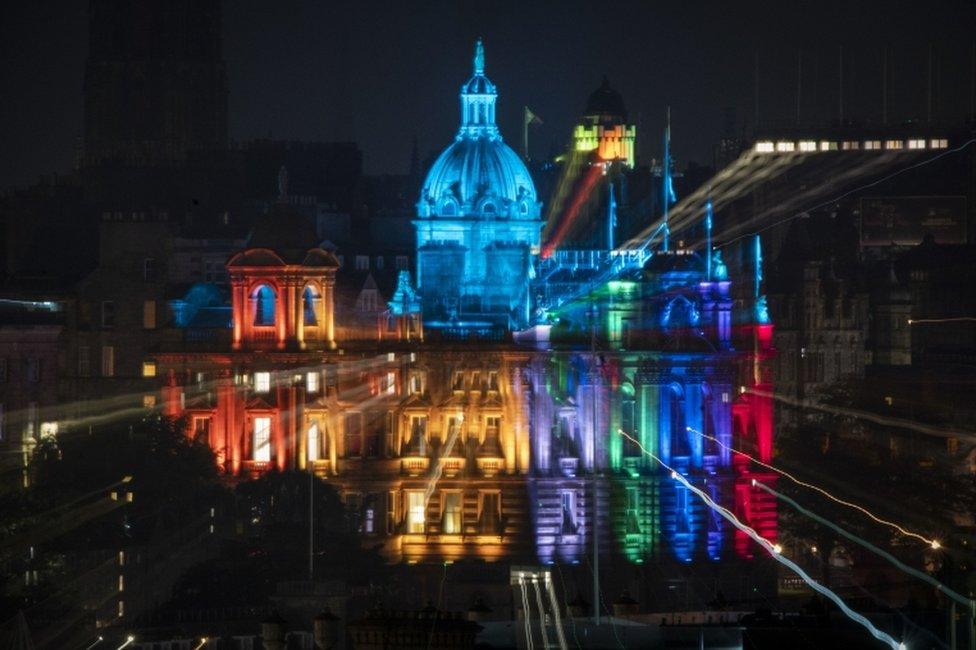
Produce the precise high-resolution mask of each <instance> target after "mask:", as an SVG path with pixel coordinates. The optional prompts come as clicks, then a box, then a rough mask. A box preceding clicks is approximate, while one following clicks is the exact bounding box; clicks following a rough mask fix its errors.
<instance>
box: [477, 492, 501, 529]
mask: <svg viewBox="0 0 976 650" xmlns="http://www.w3.org/2000/svg"><path fill="white" fill-rule="evenodd" d="M479 496H480V497H481V498H480V499H478V501H479V502H480V503H479V505H480V508H479V510H478V526H479V528H480V529H481V532H482V534H486V535H498V534H500V533H501V521H502V507H501V495H500V494H499V493H498V492H496V491H491V492H481V493H480V495H479Z"/></svg>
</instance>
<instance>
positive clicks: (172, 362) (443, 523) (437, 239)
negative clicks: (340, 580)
mask: <svg viewBox="0 0 976 650" xmlns="http://www.w3.org/2000/svg"><path fill="white" fill-rule="evenodd" d="M495 97H496V91H495V87H494V86H493V85H492V84H491V83H490V82H489V81H488V80H487V78H486V77H485V76H484V53H483V49H482V47H481V44H480V43H479V44H478V46H477V49H476V54H475V58H474V76H473V77H472V78H471V80H470V81H468V82H467V83H466V84H465V85H464V87H463V88H462V94H461V105H462V113H463V114H462V125H461V128H460V130H459V133H458V136H457V138H456V140H455V142H454V143H453V144H452V145H450V146H449V147H448V149H447V150H446V151H445V152H444V153H443V154H442V155H441V157H440V158H439V159H438V160H437V162H436V163H435V164H434V166H433V167H432V169H431V170H430V173H429V174H428V176H427V180H426V181H425V182H424V185H423V188H422V191H421V198H420V201H419V202H418V206H417V210H418V215H417V219H416V221H415V226H416V230H417V244H416V245H417V269H418V270H417V274H416V276H413V277H411V274H410V273H409V272H406V271H400V272H399V273H398V274H397V280H396V284H395V287H394V288H393V290H392V292H391V293H389V295H387V296H386V299H387V301H386V307H385V309H384V310H383V311H382V319H378V318H377V314H378V313H379V312H377V310H365V311H364V310H361V309H360V310H356V309H352V308H351V307H350V305H352V303H351V302H350V301H348V300H345V301H343V300H339V301H337V300H336V299H335V297H334V293H333V291H334V286H337V285H341V284H342V283H343V282H345V281H346V280H344V277H345V276H344V274H350V273H354V272H356V269H355V268H340V264H339V260H338V258H337V256H336V255H334V254H333V252H332V251H330V250H328V249H326V248H323V247H322V246H321V245H320V244H319V241H318V239H317V238H316V236H315V233H314V232H310V231H309V226H308V222H307V221H303V219H302V218H301V215H300V214H298V213H297V212H296V211H294V209H293V208H292V206H290V205H289V204H288V203H287V202H286V201H280V202H279V204H278V205H276V206H275V207H274V208H273V209H271V210H270V211H269V212H268V213H267V214H266V215H265V216H264V217H263V220H262V221H261V222H260V223H259V224H258V225H257V226H256V228H255V229H254V231H253V233H252V236H251V238H250V239H249V241H248V243H247V245H246V247H245V249H244V250H243V251H240V252H238V253H236V254H235V255H234V256H233V257H232V258H231V260H230V262H229V263H228V265H227V267H228V273H229V276H230V281H231V287H232V300H231V304H232V310H231V313H232V315H233V325H232V327H231V332H230V336H229V337H225V338H224V339H221V337H220V336H218V335H212V336H211V335H202V334H197V335H194V336H189V330H188V332H187V334H188V335H187V336H186V337H185V339H184V341H183V342H182V343H181V344H179V345H176V346H173V347H172V349H169V350H164V351H162V352H160V353H159V354H158V355H156V361H157V364H158V368H157V374H158V376H159V377H161V378H162V379H163V381H164V382H165V384H166V385H165V386H164V387H163V389H162V392H163V406H164V409H165V411H166V412H167V413H169V414H171V415H181V414H183V415H186V416H187V421H188V428H189V434H190V435H193V436H195V437H198V438H200V439H204V440H206V441H207V442H208V443H209V444H210V446H211V447H212V448H213V449H214V451H215V453H216V456H217V461H218V463H219V464H220V466H221V468H222V469H223V470H224V471H226V472H227V473H228V474H229V475H231V476H253V475H257V474H260V473H261V472H264V471H268V470H271V469H275V468H276V469H280V470H284V469H300V470H308V471H314V472H315V473H316V474H318V475H319V476H322V477H323V478H325V479H326V480H328V481H329V482H331V483H333V484H334V485H335V486H336V488H337V489H338V490H339V491H340V493H341V494H342V495H343V497H344V498H345V500H346V502H347V504H349V505H351V506H352V507H353V508H354V510H355V511H356V512H358V514H359V518H360V519H359V521H360V529H361V531H362V534H363V535H364V537H366V538H367V539H368V540H369V543H370V544H378V543H381V544H382V548H383V551H384V553H385V554H386V556H387V557H388V558H390V559H391V560H393V561H405V562H441V561H447V560H460V559H483V560H487V561H500V560H504V561H541V562H544V563H551V562H563V563H576V562H580V561H582V560H583V559H584V558H585V556H586V554H587V553H588V551H589V548H590V547H591V543H592V540H593V536H594V535H599V536H600V538H601V548H602V549H603V552H604V553H606V554H608V555H614V556H616V557H622V558H624V559H625V560H626V561H629V562H633V563H644V562H651V561H659V560H663V559H665V558H666V559H668V561H677V562H679V563H686V562H692V561H694V560H703V561H718V560H721V559H723V558H727V557H729V556H730V555H732V554H734V553H735V552H737V553H738V554H739V555H741V556H748V555H749V554H750V553H751V548H752V547H751V546H749V545H748V544H746V543H744V542H743V543H741V544H738V545H737V544H736V542H737V541H738V540H737V538H735V537H734V536H732V535H730V534H729V531H728V530H727V527H726V526H725V524H723V523H722V519H721V518H720V517H718V516H717V515H715V514H714V513H713V512H712V511H710V510H708V508H707V507H706V506H705V504H704V503H703V502H702V501H700V500H699V499H698V498H697V497H696V496H695V495H694V494H692V493H691V492H690V491H689V490H687V489H686V488H684V487H683V486H682V485H681V484H680V483H678V482H677V481H675V480H673V479H672V478H671V477H670V474H669V472H666V471H663V470H662V467H661V466H660V465H659V464H658V462H657V461H656V460H654V459H653V458H652V457H651V456H649V455H648V454H647V453H645V452H644V451H643V450H642V449H641V446H643V447H644V448H646V449H647V450H649V451H650V453H652V454H654V455H655V456H656V457H657V458H659V459H660V460H661V461H662V462H663V463H667V464H668V465H670V466H671V467H674V468H675V469H676V470H677V471H680V472H681V473H682V474H684V475H685V476H687V478H688V480H689V481H690V482H691V483H692V484H694V485H696V486H701V489H703V490H705V491H707V492H708V493H709V494H711V495H712V496H713V498H714V499H715V500H716V501H717V502H718V503H720V504H723V505H725V506H726V507H728V508H730V509H734V511H735V512H736V513H737V514H739V515H740V516H741V517H742V518H743V520H745V521H746V522H747V523H749V524H751V525H754V526H756V527H757V529H758V530H760V532H761V534H763V535H764V536H767V537H769V538H771V539H774V538H775V536H776V518H775V508H774V507H773V504H770V502H769V499H768V498H767V499H766V500H763V499H761V498H760V495H759V494H758V492H757V490H756V489H755V488H754V487H753V486H751V483H750V481H751V478H752V477H754V476H755V475H753V474H751V473H750V472H749V469H748V468H747V467H745V466H742V465H741V464H739V463H737V462H733V458H732V454H731V452H730V451H729V448H730V447H735V448H740V447H741V448H746V449H748V450H750V451H751V452H757V453H758V454H759V456H760V457H761V458H763V459H764V460H769V459H770V458H771V454H772V433H773V432H772V420H771V418H772V409H771V404H770V401H769V399H768V398H766V397H763V396H762V395H761V393H762V391H763V390H766V389H768V388H769V381H770V380H769V374H768V367H767V366H768V361H767V360H768V357H769V356H770V355H771V354H772V346H771V341H772V325H771V324H770V323H769V322H768V318H767V317H766V315H765V312H764V311H763V309H762V307H763V305H764V304H765V303H764V299H763V298H762V297H761V296H760V295H759V282H758V278H757V279H756V284H755V292H754V295H753V299H751V300H749V301H747V302H746V303H745V304H743V306H742V307H740V308H739V309H738V311H737V310H736V309H734V302H733V300H732V293H731V286H732V279H731V278H730V277H729V274H728V270H727V268H726V266H725V264H724V263H723V261H722V258H721V256H720V255H719V254H718V253H715V254H714V256H711V255H709V254H708V253H707V252H705V251H701V252H695V251H690V250H670V251H654V250H642V251H621V250H614V249H610V248H609V247H606V248H603V249H594V250H560V249H558V247H557V248H556V249H555V250H554V254H553V255H551V256H550V257H549V258H548V259H547V261H546V262H542V261H541V260H539V257H538V256H537V255H535V252H536V251H537V250H538V248H539V246H540V243H541V236H542V234H541V232H540V231H541V227H542V222H541V220H540V217H539V215H540V204H539V202H538V201H537V200H536V197H535V189H534V186H533V183H532V179H531V178H530V177H529V175H528V172H527V171H526V169H525V167H524V165H522V163H521V161H519V160H518V158H517V157H516V156H515V154H514V153H513V152H511V150H510V149H509V148H508V147H507V146H505V145H504V144H503V143H502V141H501V139H500V136H499V135H498V132H497V127H496V126H495V124H494V102H495ZM282 194H284V192H282ZM489 206H490V209H489ZM757 259H758V257H757ZM347 267H348V265H347ZM359 272H361V270H360V271H359ZM413 278H419V281H417V282H416V285H415V284H414V281H413ZM353 284H354V286H356V287H357V291H358V292H359V293H358V295H359V296H362V295H363V291H372V290H373V288H374V285H370V284H368V283H366V284H363V282H362V281H360V280H359V279H357V280H356V282H355V283H353ZM359 312H362V313H359ZM363 313H365V314H367V316H365V317H364V316H363V315H362V314H363ZM363 318H366V319H367V320H366V321H363ZM370 318H374V319H377V320H378V322H375V326H374V321H371V320H369V319H370ZM223 331H224V332H225V333H226V328H224V330H223ZM222 340H224V341H226V342H225V343H221V341H222ZM740 349H744V350H747V352H745V353H743V352H740V351H739V350H740ZM757 393H760V394H757ZM631 438H633V439H636V440H638V441H639V442H640V445H637V444H634V443H633V442H632V441H631ZM713 439H714V440H713ZM716 441H717V442H716ZM767 482H769V481H768V480H767ZM766 496H767V497H768V495H766Z"/></svg>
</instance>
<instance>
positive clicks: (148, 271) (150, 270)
mask: <svg viewBox="0 0 976 650" xmlns="http://www.w3.org/2000/svg"><path fill="white" fill-rule="evenodd" d="M142 281H143V282H155V281H156V260H155V259H153V258H152V257H147V258H145V259H144V260H142Z"/></svg>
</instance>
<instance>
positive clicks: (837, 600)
mask: <svg viewBox="0 0 976 650" xmlns="http://www.w3.org/2000/svg"><path fill="white" fill-rule="evenodd" d="M622 435H623V436H624V437H625V438H627V439H628V440H630V441H631V442H633V443H634V444H635V445H637V447H638V448H639V449H640V450H641V451H642V452H643V453H644V454H646V455H647V456H648V457H649V458H652V459H653V460H655V461H656V462H657V463H658V464H659V465H661V467H663V468H664V469H666V470H668V471H669V472H671V478H673V479H675V480H676V481H678V482H679V483H681V484H682V485H684V486H685V487H686V488H687V489H688V490H691V491H692V492H694V493H695V494H696V495H698V497H699V498H700V499H701V500H702V501H704V502H705V505H707V506H708V507H709V508H711V509H712V510H714V511H715V512H717V513H718V514H720V515H721V516H722V517H724V518H725V519H726V520H727V521H728V522H729V523H730V524H732V525H733V526H735V527H736V528H738V529H739V530H741V531H742V532H743V533H745V534H746V535H748V536H749V537H751V538H752V539H753V540H754V541H755V542H756V543H757V544H759V545H760V546H761V547H762V548H763V549H765V550H766V552H767V553H769V554H770V556H772V558H773V559H774V560H776V561H777V562H779V563H780V564H782V565H783V566H785V567H786V568H788V569H789V570H790V571H792V572H793V573H795V574H796V575H798V576H800V578H801V579H802V580H803V581H804V582H805V583H807V585H809V586H810V588H811V589H813V590H814V591H816V592H817V593H819V594H821V595H822V596H825V597H827V598H829V599H830V600H831V601H832V602H833V603H834V604H835V605H837V607H839V608H840V610H841V611H842V612H844V614H846V615H847V617H848V618H850V619H851V620H852V621H854V622H856V623H859V624H860V625H861V626H862V627H864V629H866V630H867V631H868V633H870V634H871V636H873V637H874V638H876V639H878V640H879V641H882V642H884V643H886V644H887V645H889V646H890V647H891V648H892V650H905V645H904V644H903V643H899V642H898V641H896V640H895V639H894V638H893V637H892V636H891V635H890V634H888V633H887V632H884V631H883V630H879V629H878V628H877V627H876V626H875V625H874V624H873V623H872V622H871V621H869V620H868V619H867V618H866V617H865V616H864V615H862V614H858V613H857V612H855V611H854V610H853V609H851V608H850V607H849V606H848V605H847V603H845V602H844V600H843V599H842V598H841V597H840V596H838V595H837V594H835V593H834V592H833V591H831V590H830V589H828V588H827V587H825V586H823V585H822V584H820V583H819V582H817V581H816V580H814V579H813V578H811V577H810V576H809V575H808V574H807V573H806V571H804V570H803V569H801V568H800V567H799V566H798V565H797V564H796V563H795V562H793V561H792V560H790V559H789V558H786V557H784V556H783V554H782V552H781V551H782V549H780V548H778V547H779V545H778V544H773V543H771V542H770V541H769V540H768V539H766V538H765V537H762V536H761V535H760V534H759V533H757V532H756V531H755V530H754V529H753V528H750V527H749V526H747V525H746V524H744V523H742V522H741V521H739V518H738V517H736V516H735V515H734V514H732V513H731V512H729V510H728V509H726V508H723V507H722V506H720V505H718V504H717V503H715V502H714V501H712V499H711V497H709V496H708V495H707V494H706V493H705V492H703V491H701V490H700V489H698V488H696V487H695V486H694V485H692V484H691V482H689V481H688V479H687V478H685V477H684V476H683V475H682V474H680V473H679V472H678V471H677V470H675V469H674V468H672V467H671V466H669V465H668V464H667V463H665V462H664V461H663V460H661V459H660V458H658V457H657V456H655V455H654V453H653V452H651V451H649V450H648V449H647V448H646V447H644V445H642V444H641V443H640V441H639V440H637V439H636V438H634V437H632V436H630V435H628V434H626V433H622Z"/></svg>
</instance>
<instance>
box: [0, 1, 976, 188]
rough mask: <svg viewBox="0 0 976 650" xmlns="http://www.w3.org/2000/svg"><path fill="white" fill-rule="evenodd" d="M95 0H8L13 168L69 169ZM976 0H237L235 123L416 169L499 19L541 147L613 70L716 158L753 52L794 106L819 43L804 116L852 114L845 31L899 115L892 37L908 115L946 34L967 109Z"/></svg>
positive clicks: (6, 61)
mask: <svg viewBox="0 0 976 650" xmlns="http://www.w3.org/2000/svg"><path fill="white" fill-rule="evenodd" d="M87 8H88V3H87V2H85V1H83V0H74V1H68V0H43V1H39V2H17V3H12V2H7V3H4V9H3V12H2V14H0V52H2V63H0V66H2V68H0V70H2V79H0V89H2V91H0V93H2V94H0V97H2V101H0V188H6V187H10V186H12V185H24V184H27V183H31V182H33V181H35V180H36V179H37V177H38V176H39V175H41V174H50V173H52V172H61V173H63V172H67V171H69V170H70V169H71V167H72V163H73V160H74V157H75V152H76V150H77V148H78V147H79V146H80V142H81V134H82V96H81V92H82V82H83V78H84V64H85V57H86V56H87V38H88V35H87V25H86V22H87ZM974 25H976V3H974V2H973V0H969V1H968V2H925V3H922V2H915V3H909V2H903V3H898V2H882V1H872V2H860V3H859V2H820V3H796V2H765V3H758V2H696V1H684V2H673V3H664V2H652V1H651V0H644V1H643V2H594V1H591V2H579V1H575V0H572V1H566V2H532V3H530V2H525V1H522V2H518V1H516V2H508V1H501V2H489V1H488V0H482V1H480V2H473V1H464V2H425V3H421V2H410V1H404V2H390V3H377V2H367V1H362V2H325V1H321V0H316V1H313V0H304V1H298V0H239V1H237V2H230V1H228V2H225V5H224V57H225V60H226V62H227V69H228V76H229V82H230V137H231V139H232V140H247V139H251V138H255V137H266V136H268V135H270V136H272V137H274V138H287V139H302V140H334V139H343V140H355V141H357V142H358V143H359V144H360V146H361V147H362V149H363V151H364V153H365V165H366V171H367V172H369V173H381V172H394V173H402V172H405V171H406V169H407V165H408V162H409V156H410V149H411V142H412V140H413V138H414V137H416V138H417V139H418V141H419V145H420V152H421V156H425V155H427V154H428V153H430V152H431V151H433V150H439V149H440V148H442V147H443V146H445V145H446V144H447V143H448V142H449V141H450V139H451V137H452V136H453V133H454V130H455V129H456V126H457V122H458V115H457V113H458V100H457V92H458V88H459V86H460V84H461V83H462V82H463V81H464V80H465V79H466V78H467V76H468V75H469V74H470V65H471V64H470V60H471V50H472V44H473V42H474V40H475V39H476V38H477V37H478V36H482V37H483V38H484V39H485V46H486V54H487V74H488V76H489V77H490V78H491V79H492V80H493V81H494V82H495V83H496V85H497V86H498V88H499V121H500V125H501V128H502V131H503V134H504V135H505V137H506V140H507V141H508V142H509V143H510V144H511V145H512V146H513V147H515V148H518V147H519V146H520V144H519V143H520V137H521V136H520V132H521V131H520V129H521V126H520V120H521V110H522V106H523V105H524V104H527V105H528V106H530V107H531V108H532V110H533V111H534V112H535V113H537V114H538V115H539V116H540V117H541V118H542V119H543V120H544V121H545V124H544V125H542V126H541V127H538V128H537V129H535V130H534V131H533V136H532V137H533V146H532V153H533V155H534V156H536V157H538V156H541V155H545V154H547V153H548V152H550V151H551V150H553V149H554V148H559V147H562V146H563V145H564V144H565V143H566V141H567V140H568V137H569V133H570V129H571V125H572V123H573V122H574V120H575V119H576V118H577V117H578V115H579V114H580V112H581V111H582V109H583V106H584V104H585V101H586V97H587V95H588V93H589V92H590V91H592V90H593V89H594V88H596V87H597V86H598V85H599V82H600V79H601V76H602V75H603V74H604V73H606V74H607V75H608V76H609V78H610V81H611V84H612V85H613V86H614V87H615V88H617V89H618V90H619V91H620V92H621V93H623V95H624V99H625V101H626V103H627V107H628V110H629V111H630V113H631V117H632V119H633V120H634V121H635V122H636V123H637V124H638V125H639V126H640V129H639V135H638V137H639V139H640V141H639V150H640V154H641V155H642V156H643V157H645V158H646V157H649V156H652V155H655V154H656V153H657V152H658V151H659V148H660V145H659V133H660V129H661V128H662V125H663V120H664V113H665V107H666V106H667V105H668V104H670V105H671V107H672V115H673V134H674V135H673V137H674V149H675V152H676V154H677V157H678V164H679V165H683V164H685V163H686V162H687V161H689V160H695V161H697V162H700V163H704V164H710V163H711V150H712V146H713V144H714V143H715V141H716V140H717V139H718V138H719V136H720V135H721V134H722V132H723V128H724V124H725V116H726V112H727V111H726V109H727V108H732V109H734V110H735V116H736V120H737V126H738V127H741V126H742V125H743V123H745V122H751V121H752V119H753V116H754V112H755V106H754V101H753V93H754V85H753V69H754V57H755V53H756V52H757V51H758V54H759V60H760V116H761V118H762V119H774V120H781V121H783V122H788V121H791V120H793V119H794V115H795V110H796V108H795V106H796V85H797V84H796V79H797V54H798V51H800V52H802V60H803V66H802V71H803V72H802V78H803V94H802V104H801V118H802V119H803V120H804V121H812V122H824V121H826V120H828V119H831V118H833V117H836V115H837V106H838V81H837V79H838V47H839V46H840V45H843V46H844V53H845V62H846V66H845V77H846V82H847V83H846V85H845V96H846V97H847V110H846V112H847V114H848V115H851V116H856V117H860V118H862V119H868V120H878V119H880V115H881V72H880V70H881V52H882V48H883V47H884V46H885V45H887V46H888V48H889V71H890V82H889V92H890V94H891V98H890V107H889V113H890V116H891V119H892V120H902V119H906V118H910V117H913V116H914V117H924V116H925V110H926V68H927V60H928V48H929V43H930V42H931V43H934V44H935V46H934V52H935V66H934V68H935V71H936V72H935V75H934V76H935V88H936V93H935V102H934V104H935V107H936V108H935V113H936V116H938V117H941V118H944V119H955V120H959V119H960V118H961V117H962V116H963V115H965V114H966V113H967V112H968V111H969V107H970V93H971V87H972V86H971V84H972V72H971V71H972V63H971V56H972V54H971V52H972V49H971V48H972V46H973V45H972V44H973V40H974V38H976V37H974V32H973V26H974Z"/></svg>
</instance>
